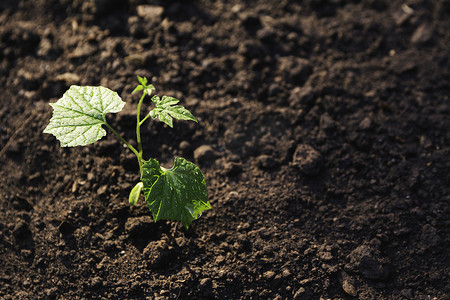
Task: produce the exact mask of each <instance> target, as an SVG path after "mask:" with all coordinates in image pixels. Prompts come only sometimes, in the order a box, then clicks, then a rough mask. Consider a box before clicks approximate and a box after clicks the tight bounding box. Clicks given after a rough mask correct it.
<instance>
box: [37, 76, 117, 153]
mask: <svg viewBox="0 0 450 300" xmlns="http://www.w3.org/2000/svg"><path fill="white" fill-rule="evenodd" d="M50 105H51V106H52V107H53V116H52V118H51V119H50V123H49V124H48V125H47V127H46V128H45V129H44V133H50V134H53V135H54V136H55V137H56V138H57V139H58V140H59V141H60V142H61V147H74V146H84V145H88V144H92V143H94V142H96V141H97V140H99V139H101V138H102V137H103V136H105V135H106V131H105V130H104V129H103V128H102V125H103V124H105V122H106V119H105V115H106V114H107V113H116V112H119V111H121V110H122V108H123V106H124V105H125V102H123V101H122V99H121V98H120V97H119V95H118V94H117V93H116V92H113V91H111V90H110V89H108V88H105V87H102V86H82V87H81V86H75V85H72V86H71V87H70V88H69V90H67V91H66V92H65V93H64V95H63V96H62V98H61V99H59V100H58V101H57V102H56V103H52V104H50Z"/></svg>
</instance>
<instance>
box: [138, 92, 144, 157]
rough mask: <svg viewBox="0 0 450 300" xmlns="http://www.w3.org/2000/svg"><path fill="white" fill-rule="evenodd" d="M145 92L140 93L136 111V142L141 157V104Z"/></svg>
mask: <svg viewBox="0 0 450 300" xmlns="http://www.w3.org/2000/svg"><path fill="white" fill-rule="evenodd" d="M145 95H146V92H145V91H144V92H143V93H142V96H141V99H139V103H138V107H137V113H136V140H137V144H138V149H139V154H140V156H141V158H142V143H141V105H142V101H143V100H144V98H145Z"/></svg>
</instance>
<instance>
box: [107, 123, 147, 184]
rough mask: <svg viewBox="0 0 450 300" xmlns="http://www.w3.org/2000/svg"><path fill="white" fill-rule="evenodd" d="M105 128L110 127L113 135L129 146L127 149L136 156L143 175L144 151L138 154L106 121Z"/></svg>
mask: <svg viewBox="0 0 450 300" xmlns="http://www.w3.org/2000/svg"><path fill="white" fill-rule="evenodd" d="M105 126H106V127H108V129H109V130H111V132H112V133H114V135H115V136H117V137H118V138H119V140H121V141H122V143H124V144H125V145H127V147H128V148H129V149H130V150H131V151H132V152H133V153H134V154H135V155H136V157H137V160H138V163H139V170H140V171H141V175H142V164H143V162H142V151H141V152H138V151H137V150H136V148H134V147H133V146H132V145H131V144H130V143H128V142H127V141H126V140H125V139H124V138H123V137H122V136H121V135H120V134H119V133H118V132H117V131H115V130H114V129H113V128H112V127H111V126H110V125H109V124H108V122H106V121H105Z"/></svg>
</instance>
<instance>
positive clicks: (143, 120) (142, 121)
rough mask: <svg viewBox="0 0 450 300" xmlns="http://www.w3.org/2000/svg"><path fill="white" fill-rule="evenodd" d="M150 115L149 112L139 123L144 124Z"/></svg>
mask: <svg viewBox="0 0 450 300" xmlns="http://www.w3.org/2000/svg"><path fill="white" fill-rule="evenodd" d="M148 117H150V114H147V115H146V116H145V118H143V119H142V120H141V122H140V123H139V125H142V124H144V122H145V120H147V119H148Z"/></svg>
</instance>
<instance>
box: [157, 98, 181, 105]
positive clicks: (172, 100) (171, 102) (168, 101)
mask: <svg viewBox="0 0 450 300" xmlns="http://www.w3.org/2000/svg"><path fill="white" fill-rule="evenodd" d="M178 102H180V100H178V99H175V98H173V97H169V96H163V97H162V99H161V102H160V103H159V105H161V106H165V107H167V106H170V105H175V104H177V103H178Z"/></svg>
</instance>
